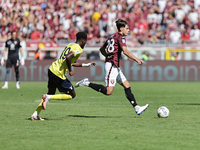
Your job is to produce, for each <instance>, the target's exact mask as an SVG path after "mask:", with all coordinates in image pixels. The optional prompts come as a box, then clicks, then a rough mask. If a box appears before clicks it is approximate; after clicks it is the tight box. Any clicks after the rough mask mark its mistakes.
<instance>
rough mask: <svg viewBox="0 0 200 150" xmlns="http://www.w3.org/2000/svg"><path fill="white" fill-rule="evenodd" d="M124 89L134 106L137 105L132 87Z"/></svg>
mask: <svg viewBox="0 0 200 150" xmlns="http://www.w3.org/2000/svg"><path fill="white" fill-rule="evenodd" d="M124 91H125V94H126V97H127V99H128V100H129V101H130V103H131V104H132V105H133V107H135V106H136V105H137V103H136V100H135V97H134V95H133V93H132V92H131V87H129V88H126V89H124Z"/></svg>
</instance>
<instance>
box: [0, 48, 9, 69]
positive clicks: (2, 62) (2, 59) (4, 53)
mask: <svg viewBox="0 0 200 150" xmlns="http://www.w3.org/2000/svg"><path fill="white" fill-rule="evenodd" d="M7 49H8V48H7V47H5V48H4V51H3V55H2V58H1V65H2V66H3V65H4V57H5V55H6V52H7Z"/></svg>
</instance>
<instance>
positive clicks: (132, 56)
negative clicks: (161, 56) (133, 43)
mask: <svg viewBox="0 0 200 150" xmlns="http://www.w3.org/2000/svg"><path fill="white" fill-rule="evenodd" d="M122 51H123V53H124V54H125V55H126V56H127V57H128V58H130V59H132V60H134V61H136V62H137V63H138V64H139V65H141V64H143V63H144V61H143V60H140V59H138V58H137V57H136V56H134V55H133V54H132V53H131V52H130V51H129V50H128V49H127V47H126V46H122Z"/></svg>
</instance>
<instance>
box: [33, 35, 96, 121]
mask: <svg viewBox="0 0 200 150" xmlns="http://www.w3.org/2000/svg"><path fill="white" fill-rule="evenodd" d="M86 42H87V34H86V33H85V32H78V33H77V34H76V42H75V43H69V44H68V45H67V46H66V47H65V49H64V50H63V52H62V54H61V55H60V57H59V59H57V60H56V61H54V62H53V63H52V65H51V66H50V67H49V70H48V78H49V80H48V93H47V94H43V95H42V100H41V102H40V104H39V105H38V107H37V109H36V111H35V112H34V113H33V115H32V116H31V120H44V119H42V118H40V117H39V113H40V112H41V110H42V109H44V110H45V109H46V104H47V103H48V101H49V100H70V99H73V98H74V97H75V96H76V93H75V91H74V87H73V85H72V84H71V82H70V81H69V80H68V79H67V76H66V73H67V71H68V72H69V75H70V76H73V75H74V74H75V72H74V71H73V70H72V68H71V66H74V67H90V66H95V65H96V63H94V62H90V63H87V64H85V63H78V62H76V60H77V59H78V58H79V56H80V55H81V53H82V52H83V48H84V46H85V44H86ZM56 88H57V89H58V90H59V91H60V92H61V93H63V94H55V92H56Z"/></svg>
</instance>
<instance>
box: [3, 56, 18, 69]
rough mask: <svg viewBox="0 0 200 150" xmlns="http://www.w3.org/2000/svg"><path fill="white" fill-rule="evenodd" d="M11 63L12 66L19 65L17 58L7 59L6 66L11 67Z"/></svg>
mask: <svg viewBox="0 0 200 150" xmlns="http://www.w3.org/2000/svg"><path fill="white" fill-rule="evenodd" d="M12 65H14V67H16V66H19V59H10V58H9V59H7V61H6V68H12Z"/></svg>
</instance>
